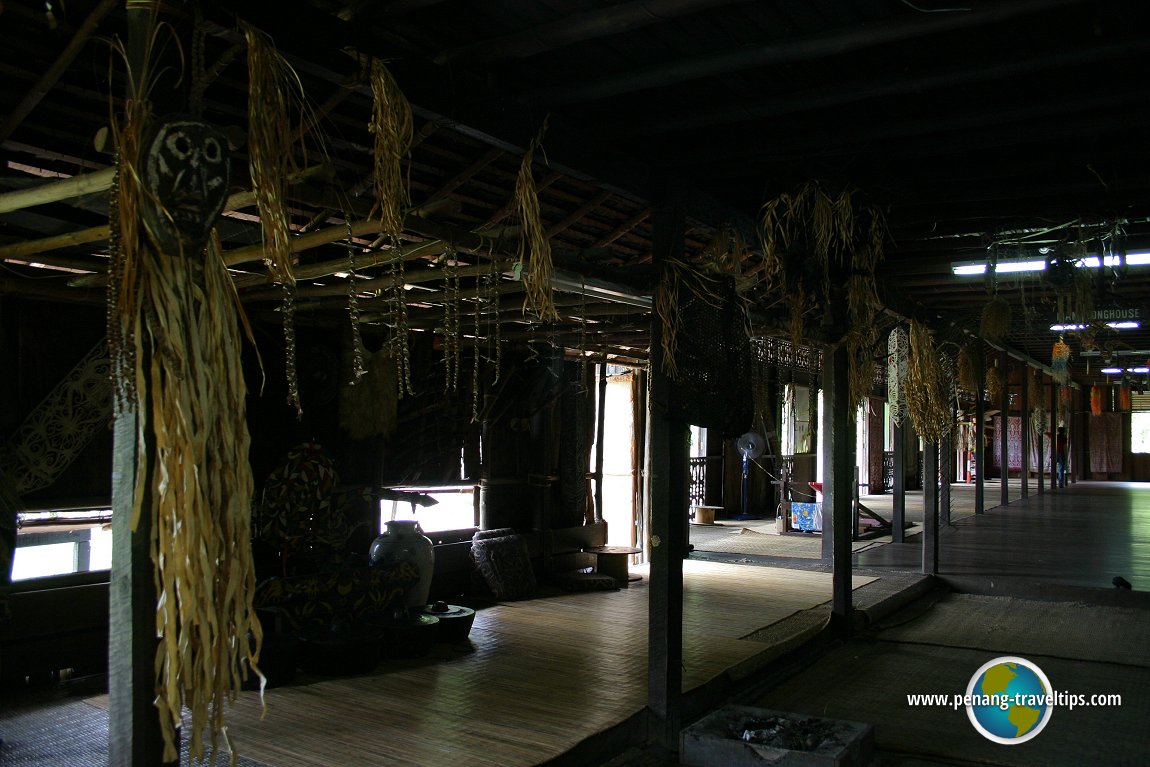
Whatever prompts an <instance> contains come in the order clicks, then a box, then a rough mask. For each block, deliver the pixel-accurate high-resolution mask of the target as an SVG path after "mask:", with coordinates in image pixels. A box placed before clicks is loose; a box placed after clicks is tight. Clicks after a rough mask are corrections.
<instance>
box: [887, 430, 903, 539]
mask: <svg viewBox="0 0 1150 767" xmlns="http://www.w3.org/2000/svg"><path fill="white" fill-rule="evenodd" d="M903 422H904V423H905V422H906V417H905V416H904V417H903ZM905 429H906V427H904V426H895V427H894V486H893V487H892V488H891V492H892V493H894V495H893V497H892V498H891V517H890V524H891V532H890V540H891V543H905V542H906V446H905V445H904V444H903V443H904V442H906V432H905Z"/></svg>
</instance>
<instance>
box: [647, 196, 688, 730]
mask: <svg viewBox="0 0 1150 767" xmlns="http://www.w3.org/2000/svg"><path fill="white" fill-rule="evenodd" d="M664 192H665V193H666V192H670V194H669V195H668V196H667V198H666V199H665V200H664V202H663V204H661V205H659V206H658V207H657V208H656V210H655V213H654V216H653V226H654V230H653V233H652V245H651V248H652V252H651V256H652V261H653V263H654V265H655V267H656V268H660V267H662V265H663V264H664V263H665V262H666V261H667V260H668V259H671V258H677V257H681V255H682V253H683V246H684V242H683V235H684V232H685V228H686V216H685V209H684V205H683V199H682V192H681V190H678V189H671V190H668V189H664ZM662 337H663V326H662V321H661V320H660V318H659V316H658V313H657V312H656V313H653V314H652V317H651V357H650V359H651V366H650V375H651V385H650V409H649V412H648V418H649V427H648V428H649V434H650V459H649V460H650V464H649V465H650V476H649V478H648V482H649V488H650V491H649V493H650V509H651V517H650V540H651V551H650V560H651V585H650V590H649V604H648V619H647V708H648V710H649V712H650V715H651V718H652V721H651V733H650V734H651V738H652V740H654V741H655V742H657V743H659V744H661V745H663V746H665V747H667V748H677V747H678V742H679V730H680V729H682V722H683V703H682V690H683V559H684V557H685V556H686V554H687V528H686V525H685V524H684V521H685V520H686V519H687V503H688V499H687V485H688V480H689V473H688V469H687V466H688V425H687V424H686V423H683V422H682V421H678V420H672V419H670V418H668V417H667V402H668V397H669V394H670V381H669V379H668V378H667V376H666V374H665V373H664V372H663V354H662V350H663V345H662Z"/></svg>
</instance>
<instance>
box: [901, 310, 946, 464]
mask: <svg viewBox="0 0 1150 767" xmlns="http://www.w3.org/2000/svg"><path fill="white" fill-rule="evenodd" d="M906 409H907V413H908V414H909V415H910V419H911V422H912V423H913V424H914V430H915V431H916V432H917V433H918V435H919V436H920V437H922V438H923V439H924V440H926V441H927V442H930V443H937V442H939V441H941V440H942V438H943V437H945V436H946V435H947V434H949V433H950V430H951V427H952V425H953V424H952V418H951V408H950V397H949V393H948V387H947V386H946V383H945V381H944V380H943V374H942V365H941V359H940V356H939V354H938V352H937V350H936V349H935V346H934V341H933V340H932V339H931V337H930V331H929V330H927V328H926V326H925V325H923V324H922V323H920V322H917V321H912V322H911V325H910V356H909V358H908V360H907V371H906Z"/></svg>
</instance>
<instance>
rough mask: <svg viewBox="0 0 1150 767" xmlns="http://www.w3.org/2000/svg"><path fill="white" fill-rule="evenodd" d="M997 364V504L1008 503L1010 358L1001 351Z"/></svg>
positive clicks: (1004, 504) (1004, 351)
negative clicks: (999, 383) (999, 468)
mask: <svg viewBox="0 0 1150 767" xmlns="http://www.w3.org/2000/svg"><path fill="white" fill-rule="evenodd" d="M998 364H999V366H1000V367H1001V368H1002V391H1001V392H1000V393H999V397H998V407H999V411H1000V412H1001V413H1002V416H1001V417H1002V431H1001V432H999V434H998V448H999V455H1000V456H1001V458H1000V459H999V460H1000V462H1001V466H1002V487H1001V488H1000V493H999V495H1000V498H999V502H1000V503H1001V504H1002V505H1003V506H1006V505H1008V504H1009V503H1010V371H1009V365H1010V356H1009V355H1008V354H1007V353H1006V350H1005V349H1003V350H1002V351H1000V352H999V353H998Z"/></svg>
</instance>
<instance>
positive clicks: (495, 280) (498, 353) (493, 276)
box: [486, 256, 503, 385]
mask: <svg viewBox="0 0 1150 767" xmlns="http://www.w3.org/2000/svg"><path fill="white" fill-rule="evenodd" d="M486 279H487V285H486V287H487V305H488V307H489V309H490V311H491V316H492V325H493V327H492V328H491V332H490V333H489V334H488V335H489V337H490V339H491V344H492V346H493V347H494V350H493V355H492V356H493V357H494V361H495V372H494V374H493V375H492V379H491V383H492V384H493V385H494V384H497V383H499V371H500V368H501V367H502V364H503V345H502V344H501V343H500V342H499V337H500V332H501V326H500V322H499V272H498V271H497V269H496V265H495V257H494V256H492V257H491V272H490V273H489V274H488V275H487V278H486Z"/></svg>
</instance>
